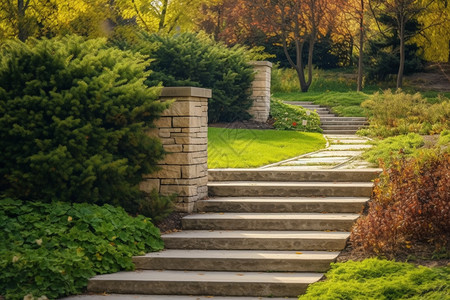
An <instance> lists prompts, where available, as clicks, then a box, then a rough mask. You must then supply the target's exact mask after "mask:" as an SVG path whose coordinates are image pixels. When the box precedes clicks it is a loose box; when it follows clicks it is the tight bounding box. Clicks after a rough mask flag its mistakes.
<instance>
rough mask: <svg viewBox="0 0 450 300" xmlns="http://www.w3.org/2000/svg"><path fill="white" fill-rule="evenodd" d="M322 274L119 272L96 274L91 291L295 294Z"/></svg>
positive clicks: (89, 289) (90, 282) (247, 294)
mask: <svg viewBox="0 0 450 300" xmlns="http://www.w3.org/2000/svg"><path fill="white" fill-rule="evenodd" d="M322 277H323V274H321V273H257V272H243V273H234V272H198V271H195V272H191V271H167V270H164V271H149V270H144V271H140V272H119V273H114V274H107V275H98V276H95V277H93V278H92V279H91V280H90V281H89V284H88V292H94V293H129V294H134V293H136V294H164V295H205V294H206V295H211V296H275V297H283V296H288V297H295V296H297V295H299V294H302V293H304V292H305V290H306V287H307V286H308V285H309V284H311V283H314V282H317V281H318V280H320V279H321V278H322Z"/></svg>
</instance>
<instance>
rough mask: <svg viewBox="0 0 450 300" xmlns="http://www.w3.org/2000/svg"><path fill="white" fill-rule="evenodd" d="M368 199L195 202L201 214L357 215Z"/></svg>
mask: <svg viewBox="0 0 450 300" xmlns="http://www.w3.org/2000/svg"><path fill="white" fill-rule="evenodd" d="M368 200H369V198H351V197H340V198H339V197H335V198H331V197H330V198H323V197H322V198H320V197H316V198H308V197H295V198H294V197H292V198H286V197H272V198H265V197H260V198H242V197H237V198H214V199H208V200H203V201H198V202H197V209H198V210H199V211H201V212H205V211H208V212H255V213H258V212H259V213H262V212H305V213H307V212H323V211H326V212H330V213H359V212H361V210H362V208H363V207H364V205H365V203H366V202H367V201H368Z"/></svg>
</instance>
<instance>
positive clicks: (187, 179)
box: [140, 87, 212, 212]
mask: <svg viewBox="0 0 450 300" xmlns="http://www.w3.org/2000/svg"><path fill="white" fill-rule="evenodd" d="M211 95H212V92H211V90H209V89H202V88H194V87H167V88H164V89H163V91H162V93H161V100H162V101H167V100H174V103H172V105H171V106H170V108H169V109H167V110H166V111H164V113H163V114H162V116H161V118H160V119H159V120H157V121H156V122H155V125H156V127H157V128H155V129H153V130H151V131H149V135H151V136H156V137H159V139H160V140H161V142H162V144H163V146H164V149H165V150H166V151H167V152H168V154H167V155H166V158H165V159H164V160H163V161H162V162H161V163H160V164H159V166H160V167H161V170H160V171H158V172H155V173H153V174H149V175H146V176H144V180H143V181H142V182H141V184H140V188H141V190H144V191H146V192H150V191H151V190H152V189H156V190H157V191H158V192H159V193H160V194H162V195H171V194H174V193H176V194H177V195H178V203H177V210H178V211H183V212H192V211H193V210H194V209H195V203H196V201H198V200H200V199H203V198H205V197H206V196H207V195H208V187H207V184H208V162H207V159H208V99H209V98H211Z"/></svg>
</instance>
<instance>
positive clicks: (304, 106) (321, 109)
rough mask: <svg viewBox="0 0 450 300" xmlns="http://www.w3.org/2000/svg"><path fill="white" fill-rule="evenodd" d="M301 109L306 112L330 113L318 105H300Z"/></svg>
mask: <svg viewBox="0 0 450 300" xmlns="http://www.w3.org/2000/svg"><path fill="white" fill-rule="evenodd" d="M302 107H303V108H305V109H308V110H315V111H317V112H319V111H322V112H330V111H329V110H328V108H326V107H321V106H320V105H302Z"/></svg>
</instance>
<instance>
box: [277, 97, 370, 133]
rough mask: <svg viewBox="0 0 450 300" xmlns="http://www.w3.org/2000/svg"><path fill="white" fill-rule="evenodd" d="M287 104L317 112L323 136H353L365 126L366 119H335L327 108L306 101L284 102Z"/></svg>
mask: <svg viewBox="0 0 450 300" xmlns="http://www.w3.org/2000/svg"><path fill="white" fill-rule="evenodd" d="M285 103H287V104H291V105H297V106H301V107H303V108H306V109H309V110H311V111H315V112H317V114H318V115H319V117H320V123H321V126H320V127H321V128H322V129H323V133H325V134H355V133H356V131H358V129H359V128H361V127H364V126H365V125H367V120H366V118H360V117H337V116H336V115H335V114H332V113H331V112H330V110H329V109H328V108H327V107H323V106H320V105H316V104H313V103H312V102H308V101H285Z"/></svg>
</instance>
